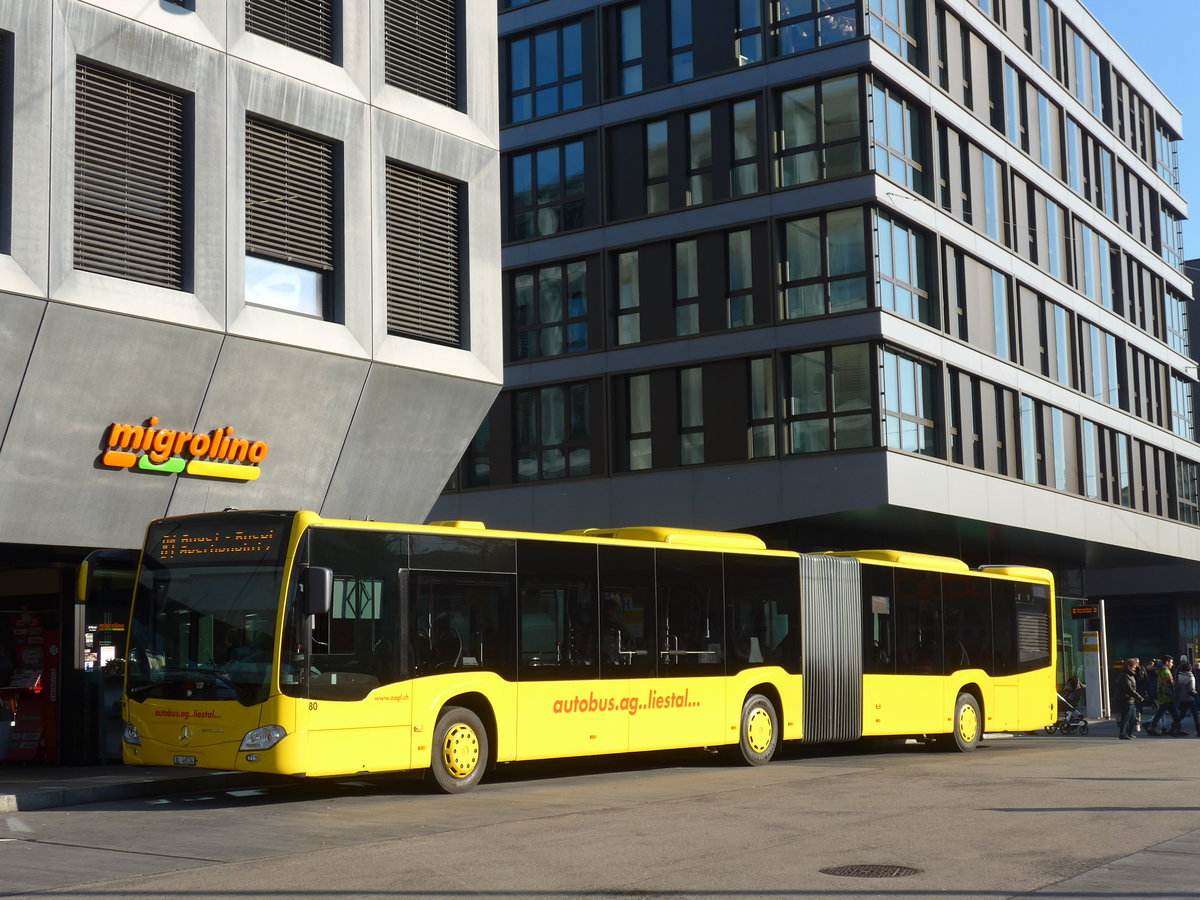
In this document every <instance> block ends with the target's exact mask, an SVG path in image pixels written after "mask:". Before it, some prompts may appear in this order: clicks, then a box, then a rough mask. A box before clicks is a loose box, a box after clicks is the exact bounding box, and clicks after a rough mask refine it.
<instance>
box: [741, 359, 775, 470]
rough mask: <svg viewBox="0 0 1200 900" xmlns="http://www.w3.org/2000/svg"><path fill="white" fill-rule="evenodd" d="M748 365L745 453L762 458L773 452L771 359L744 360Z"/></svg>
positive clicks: (773, 365)
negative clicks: (748, 398) (748, 416)
mask: <svg viewBox="0 0 1200 900" xmlns="http://www.w3.org/2000/svg"><path fill="white" fill-rule="evenodd" d="M748 365H749V367H750V424H749V426H748V427H747V429H746V456H747V458H749V459H764V458H769V457H773V456H774V455H775V361H774V360H773V359H772V358H771V357H769V356H764V357H762V358H760V359H752V360H749V361H748Z"/></svg>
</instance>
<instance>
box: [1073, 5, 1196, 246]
mask: <svg viewBox="0 0 1200 900" xmlns="http://www.w3.org/2000/svg"><path fill="white" fill-rule="evenodd" d="M1082 2H1083V5H1084V6H1086V7H1087V9H1088V11H1089V12H1091V14H1092V15H1093V16H1095V17H1096V21H1098V22H1099V23H1100V24H1101V25H1103V26H1104V28H1105V30H1106V31H1107V32H1108V33H1109V34H1110V35H1112V36H1113V38H1114V39H1115V40H1116V42H1117V43H1118V44H1120V45H1121V46H1122V47H1123V48H1124V49H1125V52H1126V53H1128V54H1129V55H1130V56H1131V57H1132V58H1133V60H1134V62H1136V63H1137V64H1138V65H1139V66H1140V67H1141V69H1142V71H1143V72H1145V73H1146V74H1147V75H1149V76H1150V79H1151V80H1152V81H1153V82H1154V83H1155V84H1157V85H1158V87H1159V90H1161V91H1162V92H1163V93H1164V94H1166V95H1167V99H1168V100H1170V101H1171V102H1172V103H1174V104H1175V107H1176V109H1178V110H1179V111H1180V112H1181V113H1183V140H1182V141H1180V143H1179V180H1180V190H1181V192H1182V194H1183V197H1184V199H1185V200H1187V201H1188V203H1189V214H1190V215H1191V219H1190V220H1189V221H1187V222H1184V224H1183V251H1184V254H1185V255H1186V258H1188V259H1195V258H1197V257H1200V42H1198V41H1197V37H1198V35H1200V0H1082Z"/></svg>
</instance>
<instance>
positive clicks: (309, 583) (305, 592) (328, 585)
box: [298, 566, 333, 618]
mask: <svg viewBox="0 0 1200 900" xmlns="http://www.w3.org/2000/svg"><path fill="white" fill-rule="evenodd" d="M299 607H300V609H299V610H298V612H299V613H300V615H301V616H303V617H306V618H307V617H308V616H322V615H324V614H325V613H327V612H329V610H331V609H332V608H333V569H330V568H326V567H325V566H306V567H305V569H304V571H303V572H302V573H301V575H300V602H299Z"/></svg>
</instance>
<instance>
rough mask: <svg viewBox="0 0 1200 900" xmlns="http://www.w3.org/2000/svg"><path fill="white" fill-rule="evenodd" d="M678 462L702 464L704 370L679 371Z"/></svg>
mask: <svg viewBox="0 0 1200 900" xmlns="http://www.w3.org/2000/svg"><path fill="white" fill-rule="evenodd" d="M679 461H680V462H681V463H682V464H683V465H685V466H690V465H695V464H696V463H702V462H704V369H702V368H701V367H700V366H693V367H691V368H688V369H680V370H679Z"/></svg>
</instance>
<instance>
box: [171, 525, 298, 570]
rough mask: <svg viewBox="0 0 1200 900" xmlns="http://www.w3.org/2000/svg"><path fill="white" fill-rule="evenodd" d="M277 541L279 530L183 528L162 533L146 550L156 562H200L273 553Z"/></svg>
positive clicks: (276, 547) (277, 544)
mask: <svg viewBox="0 0 1200 900" xmlns="http://www.w3.org/2000/svg"><path fill="white" fill-rule="evenodd" d="M279 543H280V534H279V531H278V530H277V529H271V528H265V529H264V528H255V529H248V528H247V529H243V528H187V529H180V530H178V531H173V532H171V533H169V534H164V535H163V536H162V537H161V538H160V539H159V540H158V542H157V544H156V546H155V547H153V548H148V549H149V552H150V553H151V555H153V556H155V557H156V558H157V559H158V560H159V561H160V562H168V561H173V560H180V559H188V560H192V561H194V562H203V561H205V560H210V559H214V560H215V559H221V560H228V559H229V558H230V557H236V556H241V555H256V556H261V555H263V554H273V553H275V552H276V551H277V550H278V548H279Z"/></svg>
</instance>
